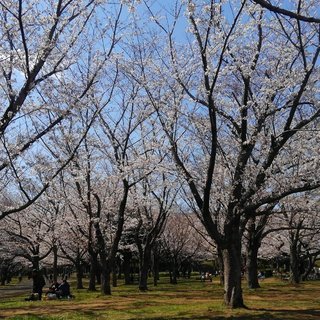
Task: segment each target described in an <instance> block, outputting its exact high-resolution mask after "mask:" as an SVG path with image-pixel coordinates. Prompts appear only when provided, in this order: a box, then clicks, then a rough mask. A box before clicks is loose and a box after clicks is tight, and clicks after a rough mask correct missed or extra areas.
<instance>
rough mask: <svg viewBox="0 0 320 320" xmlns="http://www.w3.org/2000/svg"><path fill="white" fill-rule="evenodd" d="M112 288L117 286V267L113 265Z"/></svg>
mask: <svg viewBox="0 0 320 320" xmlns="http://www.w3.org/2000/svg"><path fill="white" fill-rule="evenodd" d="M112 286H113V287H114V288H115V287H117V286H118V274H117V267H116V266H115V265H114V266H113V268H112Z"/></svg>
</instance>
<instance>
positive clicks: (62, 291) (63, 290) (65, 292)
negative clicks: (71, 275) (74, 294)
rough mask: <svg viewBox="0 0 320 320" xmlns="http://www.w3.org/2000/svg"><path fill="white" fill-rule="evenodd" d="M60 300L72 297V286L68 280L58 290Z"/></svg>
mask: <svg viewBox="0 0 320 320" xmlns="http://www.w3.org/2000/svg"><path fill="white" fill-rule="evenodd" d="M56 293H57V295H58V297H59V298H68V297H70V296H71V294H70V285H69V283H68V281H67V279H64V280H63V282H62V283H61V284H60V286H59V287H58V290H57V291H56Z"/></svg>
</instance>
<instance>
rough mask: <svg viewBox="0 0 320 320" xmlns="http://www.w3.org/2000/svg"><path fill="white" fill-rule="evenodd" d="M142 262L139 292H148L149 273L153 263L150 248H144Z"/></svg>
mask: <svg viewBox="0 0 320 320" xmlns="http://www.w3.org/2000/svg"><path fill="white" fill-rule="evenodd" d="M141 258H142V261H140V277H139V290H141V291H147V290H148V273H149V268H150V262H151V251H150V250H149V248H146V247H145V248H144V252H143V254H142V256H141Z"/></svg>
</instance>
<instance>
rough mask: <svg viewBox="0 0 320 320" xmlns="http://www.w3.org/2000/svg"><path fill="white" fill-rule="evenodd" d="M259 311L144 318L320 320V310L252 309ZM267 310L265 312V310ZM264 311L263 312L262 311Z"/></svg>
mask: <svg viewBox="0 0 320 320" xmlns="http://www.w3.org/2000/svg"><path fill="white" fill-rule="evenodd" d="M250 310H252V311H257V312H259V314H244V315H234V316H221V315H220V316H217V315H210V314H207V315H203V316H196V317H195V316H194V315H190V314H184V315H183V314H181V315H179V316H174V317H166V316H164V317H151V318H143V319H144V320H183V319H184V320H227V319H229V320H284V319H285V320H304V319H306V320H318V319H320V310H316V309H307V310H285V309H284V310H272V309H268V310H267V309H250ZM263 311H265V312H263ZM261 312H263V313H261Z"/></svg>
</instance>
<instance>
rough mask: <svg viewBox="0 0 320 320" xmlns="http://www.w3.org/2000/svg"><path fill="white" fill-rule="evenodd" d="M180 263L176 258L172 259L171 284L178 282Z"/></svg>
mask: <svg viewBox="0 0 320 320" xmlns="http://www.w3.org/2000/svg"><path fill="white" fill-rule="evenodd" d="M177 268H178V264H177V260H176V258H173V259H172V278H171V284H177V283H178V280H177V274H178V270H177Z"/></svg>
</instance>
